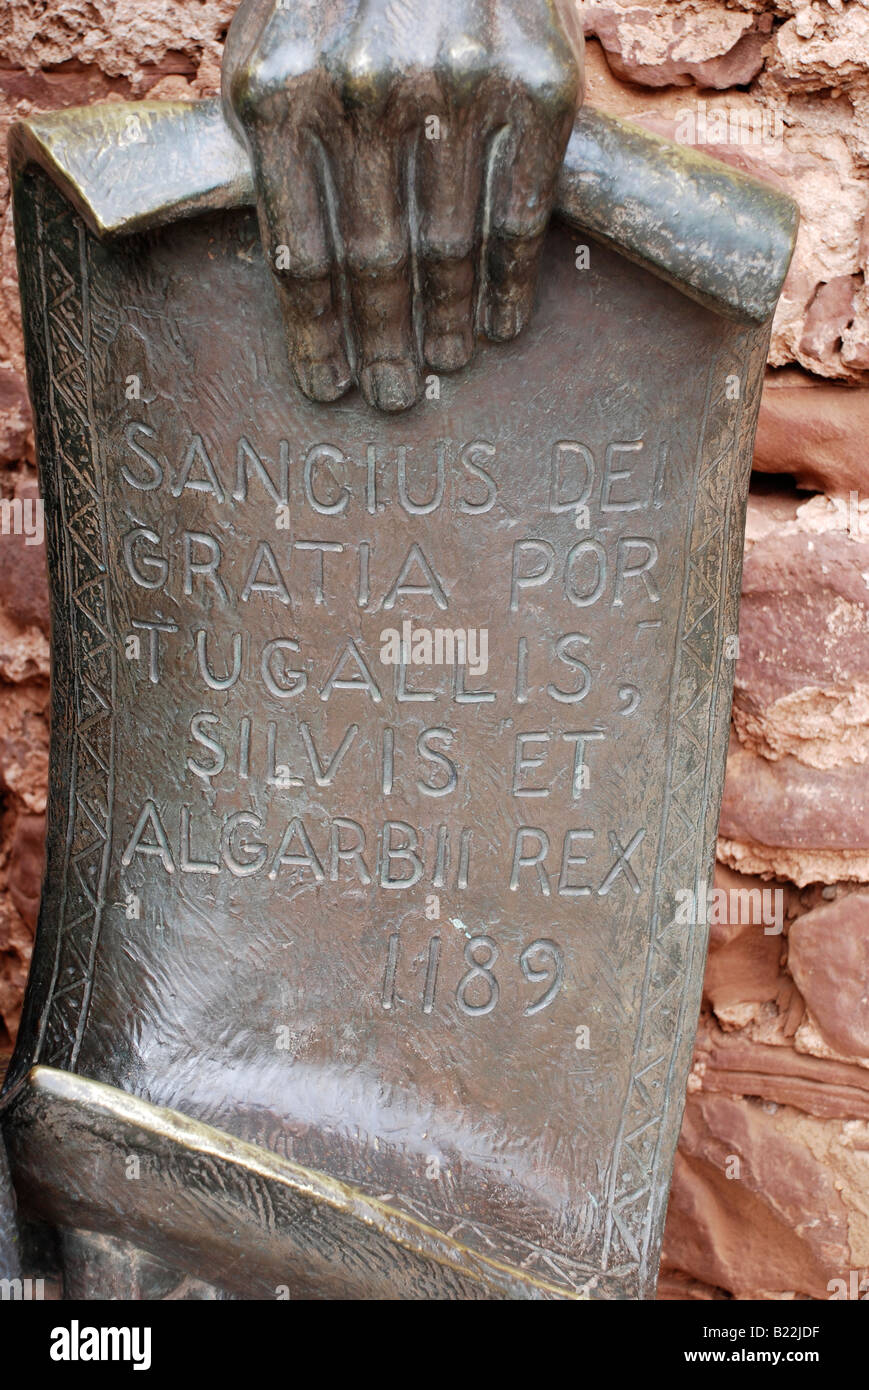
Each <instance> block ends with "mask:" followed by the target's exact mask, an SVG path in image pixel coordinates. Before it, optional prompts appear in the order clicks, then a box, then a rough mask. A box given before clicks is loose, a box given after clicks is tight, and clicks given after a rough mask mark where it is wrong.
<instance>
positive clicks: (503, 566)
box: [5, 103, 794, 1298]
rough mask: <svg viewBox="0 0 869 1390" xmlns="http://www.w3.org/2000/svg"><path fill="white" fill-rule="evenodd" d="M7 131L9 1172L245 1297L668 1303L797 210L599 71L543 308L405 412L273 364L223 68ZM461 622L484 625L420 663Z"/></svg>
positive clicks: (62, 1221) (555, 229)
mask: <svg viewBox="0 0 869 1390" xmlns="http://www.w3.org/2000/svg"><path fill="white" fill-rule="evenodd" d="M132 117H135V121H136V124H134V125H133V126H130V125H129V121H130V119H131V118H132ZM131 131H132V132H133V133H134V134H135V137H136V138H135V140H134V141H133V144H132V146H131V147H130V146H127V145H125V143H124V139H125V138H130V137H129V132H131ZM124 132H127V133H128V134H127V137H125V136H124ZM140 137H141V138H140ZM13 150H14V155H15V175H14V176H15V203H16V217H17V223H16V235H17V239H18V247H19V257H20V267H21V279H22V296H23V303H24V309H25V323H26V331H27V345H28V355H29V364H30V374H31V377H30V379H31V391H32V395H33V400H34V406H35V413H36V418H37V422H38V431H39V439H38V445H39V457H40V469H41V480H42V489H43V493H44V496H45V504H46V520H47V537H48V547H49V564H50V571H51V581H52V599H53V641H54V683H53V727H52V774H51V779H52V780H51V790H50V808H49V840H48V863H47V869H46V877H45V886H44V894H43V903H42V909H41V915H40V924H39V932H38V940H37V948H36V952H35V956H34V963H33V967H32V971H31V980H30V985H29V989H28V997H27V1003H26V1009H25V1017H24V1022H23V1025H22V1032H21V1039H20V1042H19V1047H18V1050H17V1052H16V1056H15V1059H14V1063H13V1068H12V1072H11V1074H10V1078H9V1083H8V1088H9V1089H8V1099H7V1110H6V1119H5V1127H6V1130H7V1135H8V1139H9V1144H10V1157H11V1160H12V1164H13V1172H14V1175H15V1179H16V1185H17V1187H18V1191H19V1197H20V1199H21V1201H22V1205H23V1208H24V1210H25V1211H26V1212H28V1213H31V1214H38V1215H41V1216H43V1217H44V1218H46V1219H49V1220H51V1221H53V1222H56V1223H58V1224H59V1225H62V1226H68V1227H71V1228H75V1229H76V1230H78V1231H82V1230H83V1231H85V1232H87V1231H95V1232H102V1233H104V1235H107V1236H113V1237H123V1238H126V1239H129V1240H130V1241H132V1242H133V1243H134V1244H135V1245H136V1246H138V1247H141V1248H142V1249H144V1250H146V1251H150V1252H152V1254H153V1255H155V1256H157V1257H159V1258H160V1259H161V1260H165V1261H166V1262H167V1263H168V1264H170V1265H177V1266H178V1267H180V1268H183V1269H186V1270H189V1271H190V1272H191V1273H192V1274H194V1275H197V1276H198V1277H199V1278H202V1279H205V1280H208V1281H209V1282H212V1283H215V1284H218V1285H221V1286H223V1287H226V1288H228V1289H230V1290H231V1291H234V1292H236V1293H239V1294H241V1295H242V1296H253V1297H261V1296H269V1295H270V1294H271V1295H272V1296H273V1295H274V1290H275V1289H276V1288H277V1287H278V1286H281V1287H286V1288H287V1289H288V1290H289V1291H290V1292H291V1293H292V1294H293V1295H313V1296H320V1297H334V1296H341V1295H342V1294H349V1295H351V1296H356V1297H384V1296H398V1297H480V1296H483V1297H592V1298H646V1297H649V1296H650V1295H651V1294H652V1293H653V1290H654V1281H655V1275H656V1269H657V1260H658V1248H659V1242H660V1233H661V1226H662V1221H663V1216H664V1211H665V1207H666V1197H667V1189H668V1182H669V1175H670V1170H671V1165H672V1160H673V1153H674V1148H675V1142H676V1137H677V1134H678V1128H679V1121H680V1116H681V1109H682V1099H683V1094H684V1087H685V1081H686V1077H687V1069H688V1065H689V1060H690V1054H691V1046H692V1042H693V1035H694V1025H695V1022H696V1015H697V1010H698V1006H699V994H700V986H701V981H702V973H703V961H704V954H705V926H704V925H703V922H702V920H701V922H700V923H699V924H694V923H693V922H692V921H683V920H681V918H682V916H683V914H680V912H679V910H678V908H679V903H680V901H681V900H682V899H683V898H684V895H685V893H691V894H693V895H694V901H695V902H696V901H702V900H703V897H704V893H705V882H706V879H707V877H708V875H709V873H710V870H711V866H712V859H713V848H714V837H715V829H716V822H717V815H718V807H719V801H720V794H721V784H722V777H723V768H724V757H725V750H726V741H727V727H728V716H729V703H730V689H731V673H732V659H731V657H732V653H733V647H732V640H731V639H732V638H733V637H734V636H735V634H736V630H737V621H736V619H737V613H736V609H737V599H738V589H739V575H740V567H741V554H742V533H743V522H744V503H745V492H746V488H747V480H748V471H749V467H750V458H751V446H752V440H753V434H754V427H755V422H756V415H757V407H758V400H759V390H760V381H761V374H762V370H763V363H764V358H765V349H766V344H767V340H768V331H769V318H770V315H771V313H772V310H773V308H774V305H775V302H776V298H777V295H778V291H779V288H780V285H781V280H782V278H783V275H784V272H785V270H786V267H787V261H788V257H789V254H790V248H791V244H792V238H793V232H794V211H793V207H792V205H791V204H790V203H789V202H788V201H787V200H786V199H783V198H781V197H780V196H779V195H778V194H775V193H773V192H771V191H770V190H768V189H765V188H764V187H763V186H762V185H759V184H756V183H754V182H753V181H751V180H748V179H745V178H742V177H740V176H738V175H736V174H734V173H732V172H730V171H727V170H724V169H723V168H722V166H720V165H716V164H714V163H713V162H712V161H708V160H703V159H701V158H700V157H698V156H696V155H693V154H690V153H686V152H685V151H681V150H678V149H675V147H671V146H668V145H666V144H665V143H664V142H661V141H658V140H655V139H654V138H653V137H650V136H648V135H646V134H645V133H643V132H641V131H639V130H637V129H635V128H632V127H629V126H624V125H623V124H622V123H620V122H616V121H612V120H611V119H608V118H604V117H602V116H599V115H597V114H596V113H594V112H584V113H582V115H581V116H580V117H579V118H578V119H577V122H576V125H575V128H574V134H573V137H572V139H571V143H570V146H569V149H568V153H567V158H566V162H565V166H564V169H563V171H562V175H561V179H560V183H559V187H558V194H557V199H558V207H559V210H560V214H561V217H560V220H557V221H556V222H555V223H553V225H552V226H551V228H550V230H549V232H548V235H547V238H546V245H545V248H544V251H543V256H542V268H541V275H540V283H539V286H538V291H537V299H536V305H535V309H534V313H533V314H532V315H531V317H530V321H529V322H528V324H527V326H526V327H525V330H524V332H523V333H522V335H521V337H519V338H518V339H516V340H515V341H511V342H507V343H503V344H500V345H497V346H492V345H488V346H482V347H480V348H479V350H478V353H477V356H476V357H475V358H474V360H473V361H471V362H470V363H468V365H466V366H464V367H463V369H462V370H461V371H460V372H458V373H457V374H456V375H455V376H450V377H445V376H441V377H440V378H439V379H438V378H433V382H432V383H430V385H431V391H430V395H427V396H424V397H423V399H421V400H419V401H418V402H417V404H415V405H414V406H413V407H412V408H411V409H408V410H406V411H404V412H403V413H401V414H394V415H385V414H382V413H378V412H376V411H374V410H373V409H372V408H371V406H370V405H369V404H367V403H366V401H365V400H364V399H363V398H362V397H361V395H360V394H359V393H357V392H356V391H353V392H352V393H349V394H347V395H345V396H343V397H342V399H340V400H338V401H336V402H335V403H333V404H331V405H322V404H318V403H316V402H313V401H310V400H308V399H306V398H305V397H304V396H303V395H302V394H301V393H300V392H299V391H298V390H297V389H296V385H295V382H294V379H293V374H292V370H291V367H290V363H289V361H288V355H287V338H286V322H285V319H284V318H283V316H282V310H283V311H285V310H286V304H285V303H283V302H281V303H279V301H278V298H277V297H276V296H275V294H274V287H273V275H272V272H271V271H270V269H269V265H268V263H267V261H266V259H265V257H264V254H263V249H262V245H261V241H260V229H259V225H258V222H257V219H256V216H255V214H254V212H253V210H252V208H251V206H250V204H251V202H252V200H253V197H254V180H253V179H252V177H251V173H250V167H249V165H248V164H247V162H246V155H245V152H244V150H243V149H241V147H240V146H239V145H238V144H237V143H235V142H234V140H233V138H232V136H231V134H230V133H229V131H228V129H227V127H226V125H225V123H224V121H223V117H222V115H221V112H220V108H219V105H218V104H217V103H202V104H201V105H200V106H198V107H183V106H178V105H168V106H167V107H166V108H165V109H163V108H160V107H159V106H157V105H156V104H153V105H151V106H148V105H144V106H143V105H136V106H135V107H132V106H131V107H123V106H121V105H113V106H111V107H105V108H102V109H98V110H92V111H89V112H82V113H75V114H74V113H67V114H65V115H62V116H58V117H51V118H49V117H45V118H39V119H38V120H36V121H34V122H31V123H28V125H26V126H23V127H19V128H18V130H17V132H16V133H15V135H14V140H13ZM133 167H134V168H135V170H136V173H135V176H134V177H131V176H130V175H129V174H128V175H127V176H126V177H124V174H123V171H124V170H129V169H131V168H133ZM158 172H159V175H160V177H161V178H162V188H158V187H156V186H155V178H156V176H157V174H158ZM577 228H579V229H586V230H587V231H590V232H592V233H594V235H595V236H596V237H597V238H598V240H595V241H591V242H589V241H588V240H587V238H585V232H584V231H581V232H580V235H579V237H578V235H577ZM604 241H606V242H607V243H608V244H607V245H604V244H603V242H604ZM586 253H587V254H586ZM652 272H654V273H652ZM294 341H295V340H293V339H292V338H291V342H290V348H291V353H292V351H293V342H294ZM295 370H296V374H297V375H298V363H297V362H296V366H295ZM369 394H372V393H371V392H369ZM405 624H407V626H406V627H405V626H404V625H405ZM446 629H450V630H451V631H452V632H455V631H456V630H457V629H462V630H463V631H465V632H469V631H470V632H471V633H473V634H474V635H475V638H476V645H475V646H472V647H471V649H470V652H469V656H470V658H471V659H466V660H465V663H464V665H462V664H461V663H456V662H451V661H450V660H449V659H447V660H445V661H443V662H441V663H438V662H437V661H434V662H433V661H431V660H429V661H428V663H427V664H417V663H416V662H415V661H414V660H413V655H414V652H416V653H417V654H422V655H423V656H428V657H429V658H431V656H432V655H437V648H435V649H434V653H432V652H425V651H424V650H423V648H424V646H425V639H424V637H423V636H419V635H417V636H416V637H414V635H413V634H420V633H428V634H429V635H430V636H431V638H432V640H433V641H434V640H435V639H436V638H437V634H438V630H440V632H441V634H442V635H443V632H444V630H446ZM390 630H395V633H396V640H397V642H398V646H397V648H396V645H395V642H392V643H391V639H390V636H389V633H390ZM408 634H410V635H409V636H408ZM483 634H485V643H486V657H487V660H486V661H485V662H483V661H482V660H475V659H473V658H475V657H477V658H479V657H481V656H482V645H481V644H482V642H483ZM401 639H404V640H405V641H406V642H407V643H408V645H409V650H408V649H406V648H404V649H403V648H402V642H401ZM390 643H391V647H392V649H391V648H390ZM396 653H397V655H398V657H399V661H398V664H390V662H389V660H385V659H384V658H385V657H386V658H388V657H390V656H392V655H393V654H396ZM441 655H442V656H445V657H447V658H448V657H449V648H448V644H447V646H446V648H444V649H443V650H442V652H441ZM697 915H699V916H700V917H701V918H702V916H703V914H702V912H701V913H699V914H697ZM34 1066H35V1067H36V1070H35V1071H32V1072H30V1068H31V1067H34ZM58 1073H60V1075H58ZM63 1073H76V1074H77V1075H76V1076H74V1077H69V1076H68V1075H67V1076H65V1075H63ZM93 1083H101V1085H95V1084H93ZM153 1107H161V1108H160V1109H156V1110H155V1109H154V1108H153ZM167 1111H168V1112H170V1113H167ZM49 1133H54V1134H57V1133H62V1134H64V1135H65V1136H66V1144H67V1149H66V1151H65V1153H64V1155H62V1156H61V1157H58V1155H57V1154H56V1153H54V1154H51V1153H49V1151H48V1148H47V1145H46V1136H47V1135H48V1134H49ZM131 1154H133V1155H134V1156H135V1155H138V1156H139V1157H140V1160H141V1173H140V1174H139V1177H138V1180H137V1181H127V1180H126V1177H125V1172H124V1163H125V1161H126V1160H127V1159H128V1158H129V1157H130V1155H131ZM218 1194H220V1195H218ZM233 1233H234V1234H233ZM76 1239H77V1240H78V1239H79V1237H76ZM233 1241H234V1242H235V1247H234V1249H233V1248H232V1244H233ZM95 1258H96V1256H95ZM234 1261H235V1263H234ZM100 1267H102V1266H100ZM233 1271H235V1272H233Z"/></svg>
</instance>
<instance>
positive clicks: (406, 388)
mask: <svg viewBox="0 0 869 1390" xmlns="http://www.w3.org/2000/svg"><path fill="white" fill-rule="evenodd" d="M359 385H360V386H361V388H362V394H363V396H364V397H365V399H366V400H367V401H368V403H369V405H376V406H377V409H378V410H389V411H397V410H407V408H408V406H411V405H413V403H414V401H415V400H416V398H417V396H418V394H419V377H418V376H417V373H416V372H415V371H414V369H413V367H411V366H408V365H407V363H405V362H372V363H371V365H370V366H368V367H364V368H363V369H362V372H361V375H360V377H359Z"/></svg>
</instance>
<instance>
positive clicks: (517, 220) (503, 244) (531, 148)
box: [484, 108, 564, 342]
mask: <svg viewBox="0 0 869 1390" xmlns="http://www.w3.org/2000/svg"><path fill="white" fill-rule="evenodd" d="M561 124H562V123H561V122H558V123H556V125H555V129H553V128H552V127H551V126H548V123H547V122H546V121H545V120H543V119H542V118H541V117H540V116H538V115H537V114H536V113H535V112H534V111H531V110H529V109H527V108H523V109H520V110H519V111H518V112H517V111H516V110H515V109H514V111H513V113H512V116H511V124H510V126H509V127H508V128H507V129H506V130H505V132H504V133H503V135H502V136H501V137H500V138H499V139H498V140H497V141H496V147H495V150H494V155H493V168H492V171H491V213H490V225H489V236H488V246H487V256H486V287H485V308H484V323H485V329H486V336H487V337H489V338H491V339H493V340H494V341H496V342H504V341H506V340H507V339H509V338H515V336H516V334H517V333H520V332H521V330H522V329H523V328H524V327H525V324H526V323H527V322H528V320H529V318H530V317H531V311H532V308H533V305H534V291H535V288H536V284H537V272H538V268H539V264H540V254H541V251H542V249H543V239H544V235H545V232H546V224H547V222H548V221H549V215H550V213H551V211H552V205H553V202H554V200H555V189H556V180H557V176H558V170H559V168H560V165H561V156H562V153H563V145H564V137H563V133H562V130H561Z"/></svg>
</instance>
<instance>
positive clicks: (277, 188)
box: [249, 130, 352, 401]
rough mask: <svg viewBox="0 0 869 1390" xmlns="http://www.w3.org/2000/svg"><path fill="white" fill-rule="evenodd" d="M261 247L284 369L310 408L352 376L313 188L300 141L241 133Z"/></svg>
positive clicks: (316, 186)
mask: <svg viewBox="0 0 869 1390" xmlns="http://www.w3.org/2000/svg"><path fill="white" fill-rule="evenodd" d="M249 138H250V142H251V146H252V148H253V154H254V166H255V170H256V174H257V178H256V184H257V188H258V190H259V193H258V204H257V211H258V213H259V220H260V230H261V235H262V239H263V246H264V247H265V248H266V251H267V254H268V257H269V262H270V265H271V268H272V272H273V274H274V277H275V282H276V284H277V290H278V299H279V302H280V307H281V313H282V315H283V320H284V326H285V330H286V335H287V348H288V352H289V358H290V364H291V366H292V368H293V372H294V374H295V378H296V381H297V382H298V385H299V387H300V389H301V390H302V391H303V392H304V394H305V395H306V396H308V397H309V398H310V399H311V400H315V401H333V400H336V399H337V397H338V396H341V395H343V394H344V392H345V391H346V390H347V389H348V387H349V386H350V385H351V382H352V373H351V370H350V364H349V362H348V359H347V352H346V348H345V342H344V326H343V322H342V319H341V314H340V308H339V306H340V297H339V286H338V277H337V271H336V268H335V266H334V257H333V254H332V248H331V245H330V239H329V235H328V228H327V219H326V214H325V210H324V206H323V197H322V193H321V188H320V180H319V178H318V175H317V170H316V167H315V163H314V158H313V154H312V152H311V151H310V148H306V147H305V146H306V142H305V141H304V140H303V138H302V137H300V136H296V135H291V136H289V137H288V136H287V135H286V134H285V133H281V134H280V136H279V135H278V132H276V131H274V130H267V131H266V133H265V139H264V140H263V141H262V143H260V142H259V141H257V139H256V135H255V133H254V132H249Z"/></svg>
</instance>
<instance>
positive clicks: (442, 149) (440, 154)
mask: <svg viewBox="0 0 869 1390" xmlns="http://www.w3.org/2000/svg"><path fill="white" fill-rule="evenodd" d="M466 126H467V122H462V124H461V125H460V124H459V121H458V117H454V118H453V119H452V121H451V122H450V123H449V124H447V123H446V122H445V121H441V122H440V123H439V125H438V126H437V127H435V132H436V134H437V137H438V138H428V135H429V134H430V133H431V127H430V126H429V127H427V128H426V134H425V135H424V136H423V138H422V139H421V140H420V145H419V154H418V159H417V168H418V174H419V195H418V196H419V211H420V236H419V254H420V271H421V279H422V294H423V313H424V322H425V329H424V335H423V352H424V356H425V360H426V361H427V362H428V364H429V366H430V367H433V368H434V370H435V371H442V372H453V371H456V370H457V368H459V367H463V366H464V365H465V363H466V362H467V361H469V359H470V357H471V355H472V353H473V351H474V312H475V307H476V282H477V264H476V262H477V246H478V243H479V238H480V235H481V232H482V226H481V221H482V215H481V210H482V195H483V161H484V144H485V142H484V140H483V139H482V138H481V136H480V132H479V131H476V132H474V131H469V130H468V129H467V128H466Z"/></svg>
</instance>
